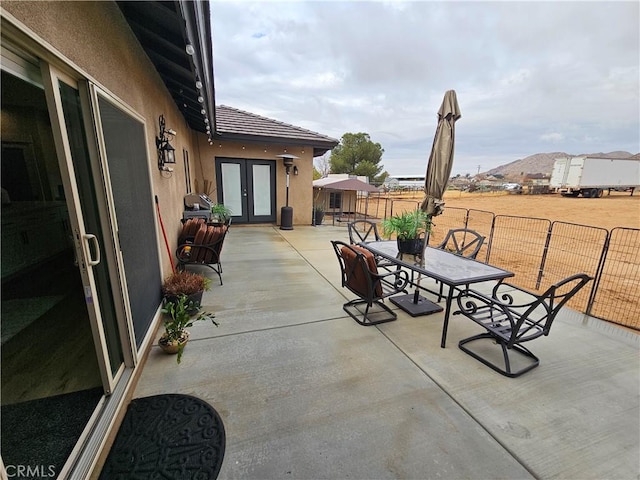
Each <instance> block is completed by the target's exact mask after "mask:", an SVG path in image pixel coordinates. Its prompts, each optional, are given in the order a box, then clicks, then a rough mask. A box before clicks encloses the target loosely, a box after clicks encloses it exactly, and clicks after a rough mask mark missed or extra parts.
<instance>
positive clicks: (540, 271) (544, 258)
mask: <svg viewBox="0 0 640 480" xmlns="http://www.w3.org/2000/svg"><path fill="white" fill-rule="evenodd" d="M555 223H556V222H552V223H551V224H549V228H548V229H547V238H546V239H545V241H544V249H543V250H542V259H541V260H540V268H539V269H538V278H537V280H536V290H538V289H539V288H540V283H542V274H543V273H544V265H545V263H547V253H548V252H549V243H550V242H551V231H552V230H553V225H554V224H555Z"/></svg>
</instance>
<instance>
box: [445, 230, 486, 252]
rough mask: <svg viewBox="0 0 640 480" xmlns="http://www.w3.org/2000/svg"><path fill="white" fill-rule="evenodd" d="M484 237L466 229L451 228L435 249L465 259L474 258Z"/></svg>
mask: <svg viewBox="0 0 640 480" xmlns="http://www.w3.org/2000/svg"><path fill="white" fill-rule="evenodd" d="M484 239H485V237H484V236H482V235H480V234H479V233H478V232H476V231H474V230H469V229H468V228H453V229H451V230H449V231H448V232H447V235H446V236H445V237H444V240H443V241H442V243H441V244H440V245H438V246H437V247H436V248H439V249H441V250H448V251H450V252H453V253H455V254H456V255H461V256H463V257H467V258H476V257H477V256H478V252H479V251H480V248H481V247H482V244H483V243H484Z"/></svg>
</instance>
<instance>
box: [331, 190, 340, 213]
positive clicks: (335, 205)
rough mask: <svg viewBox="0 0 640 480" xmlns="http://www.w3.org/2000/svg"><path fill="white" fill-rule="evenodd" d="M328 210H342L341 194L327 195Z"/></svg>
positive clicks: (332, 193)
mask: <svg viewBox="0 0 640 480" xmlns="http://www.w3.org/2000/svg"><path fill="white" fill-rule="evenodd" d="M329 208H331V209H335V210H339V209H341V208H342V192H331V193H329Z"/></svg>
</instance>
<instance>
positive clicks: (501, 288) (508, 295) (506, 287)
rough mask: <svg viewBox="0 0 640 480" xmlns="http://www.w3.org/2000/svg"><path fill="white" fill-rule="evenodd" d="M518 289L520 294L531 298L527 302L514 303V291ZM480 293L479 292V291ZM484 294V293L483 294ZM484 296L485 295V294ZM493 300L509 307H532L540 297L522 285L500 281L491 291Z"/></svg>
mask: <svg viewBox="0 0 640 480" xmlns="http://www.w3.org/2000/svg"><path fill="white" fill-rule="evenodd" d="M514 290H515V291H517V292H518V293H519V294H524V295H526V296H527V297H528V298H530V299H531V300H530V301H528V302H525V303H514V302H515V299H514V298H513V295H512V292H513V291H514ZM477 293H479V292H477ZM481 295H482V294H481ZM483 296H484V295H483ZM490 298H491V299H492V301H494V302H496V303H499V304H502V305H505V306H508V307H512V308H513V307H530V306H531V305H533V304H534V303H536V302H537V301H538V300H539V297H538V296H537V295H535V294H533V293H531V292H530V291H528V290H525V289H524V288H522V287H518V286H517V285H513V284H512V283H507V282H500V283H498V284H497V285H496V286H495V287H493V290H492V291H491V297H490Z"/></svg>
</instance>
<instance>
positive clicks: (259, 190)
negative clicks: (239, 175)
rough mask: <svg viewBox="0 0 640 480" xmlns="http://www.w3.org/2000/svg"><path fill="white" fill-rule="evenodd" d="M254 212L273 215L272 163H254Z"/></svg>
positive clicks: (255, 213)
mask: <svg viewBox="0 0 640 480" xmlns="http://www.w3.org/2000/svg"><path fill="white" fill-rule="evenodd" d="M253 214H254V215H256V216H257V215H271V166H270V165H253Z"/></svg>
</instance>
